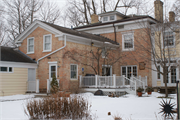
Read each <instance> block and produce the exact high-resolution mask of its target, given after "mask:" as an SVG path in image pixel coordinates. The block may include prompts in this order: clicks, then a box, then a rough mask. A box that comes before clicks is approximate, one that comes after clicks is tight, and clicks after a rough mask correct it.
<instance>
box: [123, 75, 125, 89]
mask: <svg viewBox="0 0 180 120" xmlns="http://www.w3.org/2000/svg"><path fill="white" fill-rule="evenodd" d="M124 86H125V75H123V87H124Z"/></svg>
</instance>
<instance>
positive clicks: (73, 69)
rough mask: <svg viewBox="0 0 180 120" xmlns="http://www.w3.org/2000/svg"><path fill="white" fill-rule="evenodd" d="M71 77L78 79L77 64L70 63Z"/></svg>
mask: <svg viewBox="0 0 180 120" xmlns="http://www.w3.org/2000/svg"><path fill="white" fill-rule="evenodd" d="M70 70H71V79H76V80H77V79H78V75H77V74H78V66H77V65H71V68H70Z"/></svg>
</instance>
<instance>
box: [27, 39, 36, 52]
mask: <svg viewBox="0 0 180 120" xmlns="http://www.w3.org/2000/svg"><path fill="white" fill-rule="evenodd" d="M29 39H33V51H32V52H29V51H28V48H29ZM33 53H34V37H29V38H27V54H33Z"/></svg>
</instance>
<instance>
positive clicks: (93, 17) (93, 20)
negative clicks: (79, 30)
mask: <svg viewBox="0 0 180 120" xmlns="http://www.w3.org/2000/svg"><path fill="white" fill-rule="evenodd" d="M97 22H99V20H98V15H96V14H92V15H91V24H93V23H97Z"/></svg>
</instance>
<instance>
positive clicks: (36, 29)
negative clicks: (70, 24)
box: [16, 21, 119, 92]
mask: <svg viewBox="0 0 180 120" xmlns="http://www.w3.org/2000/svg"><path fill="white" fill-rule="evenodd" d="M16 43H17V44H18V45H19V50H20V51H22V52H23V53H25V54H26V55H28V56H29V57H31V58H32V59H33V60H35V61H37V64H38V68H37V69H36V79H39V88H40V92H45V91H46V89H47V79H50V78H52V76H53V74H55V75H56V78H57V79H59V80H60V83H59V85H60V89H61V90H69V89H70V88H75V87H78V77H79V75H85V74H86V73H91V74H95V73H94V71H93V70H92V69H91V68H90V67H88V66H85V65H83V64H81V63H78V62H76V61H74V60H72V59H71V58H68V57H63V55H64V54H65V53H66V52H67V51H73V50H77V51H78V52H83V51H85V50H87V51H89V50H95V49H96V48H98V47H100V46H102V44H103V45H105V46H111V47H113V48H115V47H119V44H118V43H117V42H115V41H112V40H110V39H108V38H105V37H101V36H98V35H93V34H90V33H85V32H79V31H76V30H72V29H68V28H64V27H61V26H58V25H54V24H50V23H47V22H42V21H34V22H33V23H32V24H31V25H30V26H29V27H28V28H27V29H26V30H25V31H24V32H23V33H22V34H21V35H19V36H18V37H17V38H16ZM92 43H93V44H94V45H93V46H92ZM79 59H81V58H79ZM82 68H83V69H84V70H83V71H82Z"/></svg>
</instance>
